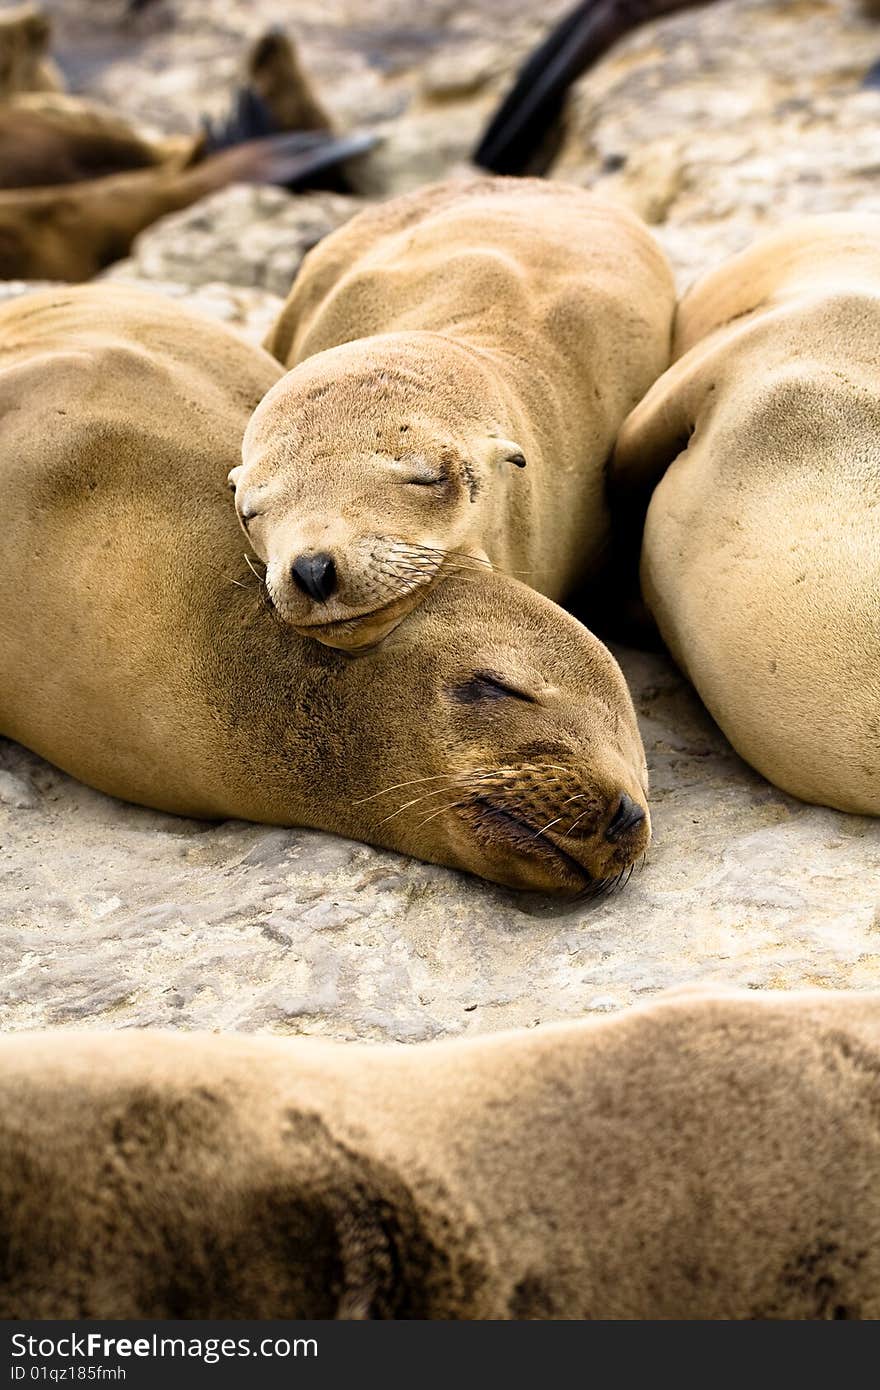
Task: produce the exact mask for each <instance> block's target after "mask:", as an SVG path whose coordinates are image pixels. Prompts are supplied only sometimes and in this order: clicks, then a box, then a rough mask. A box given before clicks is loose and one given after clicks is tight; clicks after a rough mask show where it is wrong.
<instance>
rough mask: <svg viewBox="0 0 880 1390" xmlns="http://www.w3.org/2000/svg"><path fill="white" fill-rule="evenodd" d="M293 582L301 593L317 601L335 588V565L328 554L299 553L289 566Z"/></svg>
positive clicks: (327, 595) (326, 596)
mask: <svg viewBox="0 0 880 1390" xmlns="http://www.w3.org/2000/svg"><path fill="white" fill-rule="evenodd" d="M290 573H291V575H292V576H293V582H294V584H295V585H296V587H297V588H298V589H299V590H300V592H301V593H303V594H308V596H309V598H313V599H315V600H316V601H317V602H318V603H320V602H322V600H323V599H325V598H329V597H330V595H331V594H332V593H333V590H334V589H335V588H336V566H335V565H334V563H333V557H332V556H330V555H300V556H298V557H297V559H296V560H294V562H293V564H292V565H291V567H290Z"/></svg>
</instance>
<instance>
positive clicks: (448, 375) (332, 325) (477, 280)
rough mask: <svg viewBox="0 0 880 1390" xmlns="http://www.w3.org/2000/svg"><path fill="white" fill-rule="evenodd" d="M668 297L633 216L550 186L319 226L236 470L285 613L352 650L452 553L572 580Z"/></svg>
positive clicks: (437, 200) (662, 354)
mask: <svg viewBox="0 0 880 1390" xmlns="http://www.w3.org/2000/svg"><path fill="white" fill-rule="evenodd" d="M673 297H674V295H673V285H672V277H671V274H670V271H669V268H668V265H667V263H666V261H665V259H664V257H663V255H662V253H661V252H660V250H659V248H658V247H657V246H656V245H655V243H654V242H653V240H652V238H651V237H650V234H649V233H648V231H647V229H646V228H644V227H643V226H642V225H641V223H640V222H639V221H638V219H637V218H635V217H633V216H632V214H630V213H628V212H625V211H623V210H621V209H619V208H616V207H614V206H613V205H611V204H606V203H604V202H602V201H601V199H597V198H595V197H593V196H592V195H591V194H589V193H586V192H584V191H583V190H582V189H578V188H573V187H568V186H566V185H563V184H546V183H542V182H540V181H539V180H513V179H493V180H489V179H486V180H481V181H476V182H474V181H471V182H466V183H456V182H451V183H446V184H439V185H436V186H434V187H431V188H427V189H422V190H420V191H419V192H417V193H413V194H408V195H406V196H404V197H402V198H397V199H394V200H393V201H392V202H390V203H386V204H383V205H381V206H378V207H372V208H368V209H367V210H365V211H364V212H362V213H361V214H359V216H357V217H356V218H354V219H353V220H352V221H350V222H348V223H347V224H346V225H345V226H344V227H342V228H341V229H340V230H338V231H336V232H334V233H333V234H332V235H330V236H329V237H327V238H325V239H324V240H323V241H322V242H321V243H320V244H319V245H318V246H317V247H316V248H315V249H314V250H313V251H312V252H310V254H309V255H308V256H307V257H306V260H305V263H304V265H303V268H302V270H301V271H300V274H299V275H298V276H297V279H296V281H295V283H294V286H293V289H292V291H291V294H290V296H289V298H288V300H287V303H286V305H285V307H284V309H283V310H282V313H281V315H280V317H279V319H278V321H277V323H276V324H275V326H274V328H273V330H272V332H271V334H270V336H269V339H268V342H267V346H268V347H269V348H270V350H271V351H272V352H273V353H274V354H275V355H276V356H277V357H278V358H279V360H280V361H282V362H283V363H284V364H285V365H286V366H288V367H291V368H293V370H292V371H290V372H289V374H288V375H287V376H286V377H285V378H284V379H283V381H281V382H280V383H279V384H278V385H277V386H276V387H275V388H274V390H273V391H271V392H270V393H269V395H268V396H267V398H266V400H265V401H264V402H263V403H262V404H261V405H260V407H259V409H258V410H257V411H256V412H255V414H254V417H253V420H252V421H251V424H250V426H249V428H248V432H247V436H246V438H245V444H244V449H243V453H242V464H241V466H240V467H239V468H236V469H234V470H233V472H232V474H231V482H232V484H233V485H234V487H235V498H236V506H237V508H238V512H239V516H240V517H241V519H242V523H243V525H244V526H245V528H246V529H247V532H248V536H249V538H250V540H251V543H252V545H253V546H254V548H255V549H256V551H257V553H258V554H259V555H260V557H261V558H262V559H263V560H264V561H265V562H266V565H267V574H266V583H267V587H268V590H269V593H270V595H271V598H272V600H273V602H274V604H275V606H276V608H277V610H278V612H279V614H280V616H281V617H283V618H284V619H285V621H287V622H289V623H291V624H292V625H293V626H294V627H295V628H296V629H297V630H298V631H300V632H303V633H306V634H308V635H310V636H314V637H317V638H318V639H319V640H321V641H323V642H326V643H328V645H331V646H338V647H345V648H350V649H356V648H359V647H363V646H369V645H372V644H373V643H375V642H377V641H379V640H380V639H381V638H382V637H384V636H385V635H386V634H387V633H388V632H389V631H391V630H392V629H393V627H394V626H395V625H396V624H397V623H398V622H400V620H401V618H403V617H404V616H405V615H406V614H407V613H408V612H410V611H411V610H412V609H413V608H414V607H415V606H416V605H417V604H418V603H419V602H420V601H421V600H422V599H423V598H424V596H425V595H426V593H427V592H428V591H429V590H430V588H431V586H432V584H433V583H435V582H436V581H437V580H438V578H441V577H442V576H443V575H444V574H445V573H448V572H449V570H450V569H452V570H455V569H461V568H470V569H473V568H475V567H476V566H477V565H478V564H480V563H481V562H485V561H487V560H488V561H489V562H490V563H491V564H492V565H494V566H495V567H497V568H498V569H501V570H503V571H504V572H506V573H509V574H519V575H521V576H522V577H523V578H524V579H525V580H526V582H527V583H528V584H529V585H531V587H532V588H535V589H537V590H539V591H540V592H542V593H545V594H547V595H548V596H550V597H551V598H559V597H561V596H562V595H563V594H564V593H565V592H566V591H567V590H570V589H571V588H572V587H573V586H574V585H575V584H576V583H577V582H578V581H579V580H580V579H581V578H583V577H584V576H585V574H587V573H588V572H589V571H590V569H591V568H592V567H594V566H595V565H596V563H597V561H598V559H599V557H600V556H601V554H602V551H603V548H604V545H605V542H606V540H607V527H608V517H607V511H606V506H605V498H604V469H605V464H606V462H607V459H608V455H609V453H610V450H611V448H612V445H613V442H614V438H615V435H616V433H617V430H618V428H619V425H620V423H621V421H622V420H623V418H624V416H625V414H626V412H627V411H628V410H629V409H630V408H631V407H632V406H633V405H634V404H635V402H636V401H637V400H638V399H639V397H640V396H641V395H642V394H643V393H644V392H645V390H646V389H647V387H648V386H649V385H650V384H651V382H652V381H653V380H654V379H655V378H656V376H657V375H658V374H659V372H660V371H662V370H663V368H664V367H665V366H666V363H667V361H668V354H669V345H670V334H671V320H672V312H673Z"/></svg>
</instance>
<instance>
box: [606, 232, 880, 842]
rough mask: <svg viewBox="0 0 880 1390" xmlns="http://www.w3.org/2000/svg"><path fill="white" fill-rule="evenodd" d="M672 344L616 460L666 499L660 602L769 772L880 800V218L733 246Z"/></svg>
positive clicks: (658, 506) (681, 652) (630, 499)
mask: <svg viewBox="0 0 880 1390" xmlns="http://www.w3.org/2000/svg"><path fill="white" fill-rule="evenodd" d="M675 350H676V353H678V354H681V355H680V356H679V359H678V361H676V362H675V364H674V365H673V366H672V367H671V368H670V369H669V371H668V372H667V373H666V374H665V375H664V376H663V377H661V378H660V380H659V381H658V382H657V383H656V385H655V386H654V387H653V388H652V389H651V390H650V391H649V392H648V394H647V396H646V397H645V399H644V400H643V401H642V402H641V403H640V404H639V405H638V406H637V407H636V409H635V410H634V411H633V413H632V415H631V416H630V417H629V419H628V420H627V422H626V423H625V425H624V426H623V429H622V430H621V433H620V438H619V440H618V444H617V451H616V456H615V461H614V466H613V470H612V475H613V487H614V492H615V495H616V497H617V499H618V501H619V503H620V504H621V505H622V506H624V507H627V506H628V507H630V508H632V507H635V506H637V505H639V504H640V505H641V506H642V507H643V506H644V505H645V502H646V500H647V498H648V497H649V496H650V498H651V500H650V506H649V508H648V512H647V520H646V522H645V528H644V542H643V547H642V564H641V574H642V589H643V593H644V596H645V600H646V602H647V604H648V607H649V608H650V610H651V612H652V613H653V615H654V618H655V619H656V621H657V625H658V627H659V629H660V632H661V635H662V636H663V639H664V641H665V642H666V643H667V645H668V647H669V649H670V651H671V652H672V655H673V656H674V657H675V659H676V661H677V662H678V664H679V666H680V667H681V668H682V670H683V671H685V673H686V674H687V675H688V677H689V678H690V680H691V681H692V682H693V684H694V685H695V686H696V688H697V690H698V692H699V694H700V696H701V697H702V699H703V701H704V703H705V704H706V706H707V708H708V709H709V711H710V713H711V714H712V716H713V717H714V718H715V720H716V721H717V722H718V724H719V725H720V727H721V728H722V730H723V731H724V733H725V734H726V735H727V737H728V738H729V739H730V741H731V743H732V744H733V746H734V748H736V750H737V752H738V753H740V754H741V756H742V757H744V758H745V759H746V760H747V761H748V762H750V763H751V764H752V766H753V767H755V768H757V770H758V771H759V772H760V773H762V774H763V776H765V777H767V778H768V779H769V780H770V781H771V782H774V783H776V785H777V786H779V787H782V788H783V790H784V791H787V792H790V793H791V794H792V795H794V796H799V797H801V798H802V799H803V800H805V801H812V802H818V803H820V804H822V805H827V806H834V807H837V808H838V809H839V810H842V811H854V812H858V813H862V814H869V815H880V623H878V596H880V524H878V516H880V392H878V385H880V218H878V217H872V216H870V215H868V214H857V213H853V214H846V213H842V214H839V215H832V216H825V217H816V218H809V219H806V220H804V221H798V222H794V223H792V224H791V225H789V226H787V227H785V228H784V229H783V230H781V231H779V232H776V233H775V234H773V235H771V236H769V237H766V238H765V239H763V240H761V241H759V242H757V243H756V245H755V246H753V247H752V248H750V249H749V250H747V251H745V252H743V253H742V254H741V255H739V256H734V257H733V258H732V259H731V260H729V261H726V262H725V263H724V264H723V265H722V266H720V267H719V269H717V270H714V271H711V272H710V273H709V274H708V275H705V276H704V277H703V278H702V279H701V280H699V281H698V282H697V283H696V285H695V286H694V287H693V289H691V290H690V291H689V293H688V294H687V295H686V296H685V298H684V300H683V301H682V303H681V305H680V307H679V312H678V320H677V328H676V335H675ZM658 480H659V481H658ZM655 484H656V489H655V490H654V491H653V495H651V489H652V488H654V485H655Z"/></svg>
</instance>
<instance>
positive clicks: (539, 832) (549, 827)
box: [532, 816, 562, 840]
mask: <svg viewBox="0 0 880 1390" xmlns="http://www.w3.org/2000/svg"><path fill="white" fill-rule="evenodd" d="M561 820H562V816H557V817H556V819H555V820H551V821H548V822H547V824H546V825H544V826H542V827H541V829H540V830H536V831H535V833H534V835H533V836H532V839H533V840H537V838H538V836H539V835H543V834H544V833H545V832H546V831H547V830H552V829H553V827H554V825H558V824H559V822H560V821H561Z"/></svg>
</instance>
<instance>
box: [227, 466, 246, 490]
mask: <svg viewBox="0 0 880 1390" xmlns="http://www.w3.org/2000/svg"><path fill="white" fill-rule="evenodd" d="M243 468H244V464H243V463H240V464H239V465H238V467H237V468H230V470H229V473H228V475H227V478H226V482H227V484H228V485H229V487H231V488H232V491H233V492H234V491H235V487H236V484H237V482H238V480H239V477H240V476H241V470H242V469H243Z"/></svg>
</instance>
